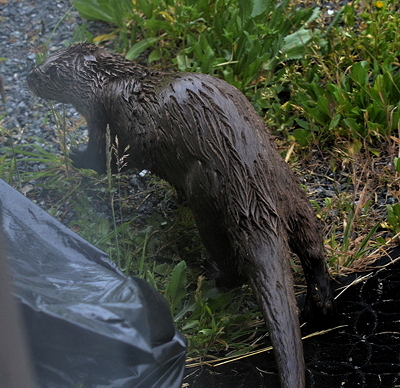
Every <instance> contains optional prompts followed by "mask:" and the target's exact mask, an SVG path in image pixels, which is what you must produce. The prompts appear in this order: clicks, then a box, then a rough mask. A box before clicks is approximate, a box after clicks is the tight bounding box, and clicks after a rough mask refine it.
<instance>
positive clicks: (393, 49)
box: [291, 1, 400, 146]
mask: <svg viewBox="0 0 400 388" xmlns="http://www.w3.org/2000/svg"><path fill="white" fill-rule="evenodd" d="M385 3H386V5H385V9H378V8H372V9H366V10H364V12H362V13H360V12H359V11H358V13H357V11H356V9H355V6H356V5H359V4H356V2H355V3H353V5H346V6H345V7H344V10H343V12H342V17H343V22H344V25H343V26H342V27H334V28H331V29H330V30H329V31H328V32H327V34H326V42H327V44H319V45H317V46H315V47H314V48H313V52H312V53H311V52H310V54H309V55H308V56H307V57H305V58H304V59H303V61H302V65H303V66H302V70H301V71H300V72H299V73H297V74H295V75H294V76H293V77H292V81H293V92H294V93H293V98H292V100H291V103H292V106H293V108H294V109H295V111H296V112H297V117H296V120H295V122H296V124H297V125H296V126H297V128H296V129H295V130H294V131H293V132H292V135H293V136H294V138H295V139H296V140H297V141H298V142H299V144H300V145H302V146H305V145H307V144H309V143H311V142H312V141H314V140H315V139H318V140H319V142H320V143H321V142H327V143H329V142H331V141H336V140H337V139H338V138H339V139H341V140H342V141H343V140H347V141H349V140H351V141H352V140H354V139H359V140H361V141H363V142H366V144H370V145H371V144H376V143H377V142H382V141H387V140H388V138H389V137H390V136H391V135H392V134H394V133H396V134H397V131H398V126H399V122H400V103H399V101H400V86H399V85H400V72H398V71H397V69H398V59H397V58H398V57H399V55H400V45H399V40H398V39H399V38H398V37H399V36H400V20H399V18H398V16H396V12H398V11H396V9H395V6H396V5H395V2H394V1H387V2H385ZM358 14H360V16H358Z"/></svg>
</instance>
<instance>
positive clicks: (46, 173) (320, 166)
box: [0, 0, 400, 358]
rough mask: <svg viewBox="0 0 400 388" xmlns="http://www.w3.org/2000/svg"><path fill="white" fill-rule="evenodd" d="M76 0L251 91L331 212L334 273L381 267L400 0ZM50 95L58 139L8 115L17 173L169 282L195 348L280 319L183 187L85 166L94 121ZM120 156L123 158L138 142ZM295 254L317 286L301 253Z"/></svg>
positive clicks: (397, 127) (120, 42)
mask: <svg viewBox="0 0 400 388" xmlns="http://www.w3.org/2000/svg"><path fill="white" fill-rule="evenodd" d="M74 6H75V7H76V9H77V10H79V12H80V13H81V15H82V16H83V17H85V18H87V19H98V20H102V21H104V22H107V23H108V24H107V25H105V26H104V29H105V31H106V33H105V34H102V35H97V36H90V35H88V33H87V28H86V27H85V26H84V27H81V28H79V29H77V31H76V34H75V37H77V38H78V37H80V38H82V37H85V38H89V39H93V40H94V41H95V42H97V43H99V44H102V45H105V46H107V47H110V48H112V49H115V50H116V51H119V52H121V53H124V54H126V55H127V56H128V57H129V58H131V59H135V60H138V61H140V62H142V63H144V64H149V65H151V66H157V67H160V68H168V69H175V70H181V71H200V72H203V73H209V74H213V75H215V76H218V77H221V78H224V79H225V80H226V81H228V82H230V83H232V84H233V85H235V86H236V87H238V88H239V89H240V90H241V91H242V92H244V93H245V94H246V96H247V97H248V98H249V99H250V100H251V101H252V103H253V104H254V106H255V107H256V109H257V110H258V112H259V113H260V115H262V116H263V117H264V119H265V121H266V123H267V125H268V126H269V127H270V128H271V130H272V131H273V132H274V133H275V135H276V137H277V142H278V145H279V147H280V149H281V152H282V155H283V156H284V157H285V158H286V160H287V161H288V163H289V164H290V165H291V167H292V168H293V169H294V170H295V172H297V173H298V175H299V177H300V178H301V180H302V183H303V184H304V188H305V190H307V191H308V193H309V197H310V200H311V201H312V202H313V204H314V206H315V210H316V212H317V215H318V217H320V218H321V220H322V221H323V222H324V225H325V236H326V246H327V250H328V255H329V265H330V268H331V272H332V274H333V275H335V274H338V273H344V272H346V271H353V270H359V269H365V268H366V266H367V265H368V264H369V263H370V262H372V261H373V260H374V258H375V257H377V256H378V255H379V253H380V252H381V251H380V250H381V249H386V248H387V246H388V245H389V244H390V243H391V242H394V241H397V240H396V239H397V234H398V233H399V232H400V206H399V204H397V200H398V196H399V190H400V188H399V173H400V162H399V160H400V159H399V158H400V154H399V148H400V141H399V131H400V113H399V108H400V106H399V104H400V89H399V88H400V86H399V85H400V82H399V81H400V71H399V67H400V48H399V41H398V39H399V38H398V37H399V36H400V20H399V17H398V14H397V12H398V10H397V8H396V7H398V5H397V3H396V1H394V0H392V1H376V2H368V1H354V2H353V3H351V4H350V3H349V4H347V5H345V6H343V7H342V8H338V11H339V12H338V14H337V17H336V18H333V19H329V18H326V15H325V13H324V10H323V9H319V8H317V7H310V6H309V5H308V4H307V3H302V2H299V1H296V0H294V1H280V2H278V1H268V2H266V1H257V0H253V1H251V0H250V1H244V0H228V1H218V0H215V1H210V0H209V1H205V0H202V1H194V0H182V1H179V2H177V1H168V0H158V1H157V0H147V1H146V0H135V1H132V0H129V1H128V0H123V1H104V0H76V1H75V2H74ZM338 7H339V6H338ZM49 108H50V110H51V111H52V112H53V113H52V114H50V115H49V118H48V123H50V124H51V125H53V126H54V127H55V128H56V132H57V134H58V136H57V138H58V142H57V143H56V144H54V145H52V148H53V149H54V152H49V151H46V150H44V149H43V148H42V147H40V145H38V142H40V141H41V140H40V139H31V140H32V141H29V139H25V140H28V141H25V142H20V141H18V140H17V141H16V140H15V139H20V136H17V135H16V134H15V133H10V131H6V130H5V129H4V128H3V129H1V131H0V136H1V137H2V139H1V140H3V142H4V144H6V145H7V147H6V148H5V149H3V150H2V152H1V154H0V158H1V159H0V173H1V177H2V178H3V179H5V180H6V181H7V182H9V183H11V184H13V185H14V186H15V187H16V188H18V189H19V190H21V191H22V192H24V193H25V194H26V195H27V196H29V197H30V198H33V199H34V200H35V201H36V202H37V203H39V204H40V205H41V206H43V207H45V208H46V209H47V210H48V211H49V212H50V213H51V214H52V215H54V216H55V217H57V218H58V219H60V220H61V221H62V222H64V223H65V224H67V225H68V226H69V227H71V228H72V229H73V230H75V231H76V232H78V233H79V234H81V235H82V236H83V237H84V238H85V239H87V240H88V241H90V242H92V243H94V244H95V245H96V246H98V247H100V248H101V249H103V250H105V251H106V252H107V253H108V254H109V255H110V257H111V259H112V260H114V261H115V262H116V263H117V264H118V266H119V267H120V268H122V269H123V270H124V272H125V273H126V274H128V275H138V276H140V277H142V278H145V279H146V280H147V281H149V282H150V283H151V284H152V285H153V286H154V287H156V288H157V289H158V290H159V291H160V292H162V293H163V294H164V296H165V297H166V298H167V300H168V302H169V303H170V306H171V311H172V313H173V316H174V318H175V322H176V323H177V325H178V326H179V328H180V329H181V330H182V332H183V333H184V334H186V335H187V336H188V338H189V349H190V354H191V355H192V356H194V357H200V358H201V357H204V356H205V355H215V354H217V353H218V352H221V351H223V353H224V354H225V353H230V354H241V353H244V352H246V351H247V350H249V349H256V348H257V347H259V346H261V344H262V336H263V334H264V332H263V330H264V328H263V324H262V322H261V319H260V316H259V314H258V312H257V308H256V304H255V302H254V301H253V300H252V298H251V296H250V295H251V293H250V292H247V288H246V287H244V288H243V289H242V292H238V293H226V292H223V291H220V290H218V289H216V288H215V286H214V283H213V281H212V280H210V279H207V278H205V277H204V275H203V274H204V268H203V267H202V262H203V257H206V253H205V250H204V248H203V247H202V244H201V242H200V239H199V236H198V234H197V231H196V227H195V224H194V222H193V219H192V216H191V214H190V212H189V211H188V210H187V209H185V208H184V207H181V206H178V205H176V200H175V193H174V192H173V190H172V189H171V188H170V187H169V186H168V185H167V184H166V183H165V182H162V181H160V180H158V179H156V178H155V177H152V176H149V175H144V176H142V175H143V174H142V175H141V174H140V173H139V172H137V173H136V174H135V175H134V176H133V178H132V175H124V174H122V173H118V174H116V175H112V174H111V172H109V173H108V174H107V175H106V176H98V175H97V174H96V173H94V172H92V171H90V170H80V171H78V170H75V169H74V168H73V167H71V165H70V161H69V159H68V157H66V155H67V154H68V149H69V148H70V147H71V146H73V145H74V142H75V140H74V139H72V140H71V138H72V136H71V133H72V132H75V131H76V129H77V128H76V127H79V125H80V124H79V123H78V124H77V125H71V123H70V122H69V121H68V120H67V119H66V117H65V113H64V111H63V108H62V107H61V108H59V107H57V108H55V109H53V108H52V107H49ZM4 119H6V117H4ZM46 124H47V123H46ZM11 132H12V131H11ZM12 139H14V140H12ZM35 144H36V145H35ZM39 144H40V143H39ZM118 159H119V160H121V165H122V164H123V155H118ZM22 164H23V165H27V164H28V165H31V166H33V167H32V168H31V169H26V170H23V169H21V168H20V165H22ZM293 268H294V271H295V275H296V280H297V286H298V289H299V290H302V275H301V269H300V267H299V266H298V265H297V264H296V259H295V258H294V260H293ZM254 328H258V331H256V332H255V331H254Z"/></svg>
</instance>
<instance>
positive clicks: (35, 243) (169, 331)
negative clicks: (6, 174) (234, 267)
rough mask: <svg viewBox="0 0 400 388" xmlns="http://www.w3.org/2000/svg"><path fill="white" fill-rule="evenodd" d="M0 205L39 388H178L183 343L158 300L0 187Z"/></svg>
mask: <svg viewBox="0 0 400 388" xmlns="http://www.w3.org/2000/svg"><path fill="white" fill-rule="evenodd" d="M0 200H1V201H0V202H1V207H2V213H3V220H2V225H3V230H4V235H5V236H4V237H5V242H6V251H7V257H8V259H9V262H10V266H11V270H12V274H13V279H12V280H13V284H14V286H15V296H16V298H17V300H19V301H20V302H21V305H22V310H23V317H24V322H25V325H26V331H27V335H28V342H29V345H30V349H31V357H32V360H33V364H34V367H35V371H36V375H37V380H38V382H39V386H40V387H49V388H56V387H68V388H71V387H80V388H83V387H88V388H89V387H99V388H100V387H102V388H106V387H110V388H111V387H113V388H118V387H135V388H136V387H144V388H147V387H154V388H156V387H165V388H174V387H180V386H181V381H182V376H183V372H184V362H185V355H186V342H185V339H184V337H183V336H182V335H181V334H180V333H178V332H177V331H176V329H175V328H174V326H173V323H172V319H171V314H170V311H169V308H168V306H167V303H166V301H165V300H164V299H163V297H162V296H161V295H160V294H159V293H158V292H157V291H155V290H154V289H152V288H151V287H150V286H149V285H148V284H147V283H146V282H144V281H143V280H141V279H137V278H127V277H125V276H124V275H123V274H122V273H121V272H120V271H119V270H118V269H117V268H116V267H115V265H114V264H113V263H111V262H110V261H109V260H108V257H107V255H106V254H105V253H103V252H102V251H100V250H98V249H97V248H95V247H94V246H92V245H91V244H89V243H88V242H87V241H85V240H83V239H82V238H80V237H79V236H78V235H76V234H75V233H73V232H72V231H71V230H69V229H68V228H66V227H65V226H63V225H62V224H61V223H59V222H58V221H56V220H55V219H54V218H52V217H51V216H50V215H49V214H47V213H46V212H45V211H43V210H42V209H40V208H39V207H38V206H36V205H35V204H33V203H32V202H31V201H29V200H28V199H26V198H25V197H24V196H23V195H21V194H20V193H19V192H17V191H16V190H14V189H13V188H11V187H10V186H9V185H7V184H6V183H4V182H3V181H1V180H0ZM0 313H1V312H0ZM0 335H1V333H0Z"/></svg>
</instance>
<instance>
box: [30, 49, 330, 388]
mask: <svg viewBox="0 0 400 388" xmlns="http://www.w3.org/2000/svg"><path fill="white" fill-rule="evenodd" d="M28 84H29V87H30V89H31V90H32V91H33V92H34V93H35V94H37V95H38V96H40V97H42V98H44V99H48V100H56V101H59V102H65V103H72V104H73V105H74V107H75V108H76V109H77V110H78V112H79V113H81V114H82V115H83V116H84V117H85V118H86V120H87V124H88V128H89V142H88V145H87V148H86V150H84V151H81V152H75V153H74V154H73V155H72V158H73V160H74V163H75V165H76V166H77V167H84V168H92V169H95V170H97V171H100V172H103V171H105V168H106V140H105V136H106V127H107V125H109V128H110V133H111V138H112V139H114V138H115V136H117V137H118V148H119V152H120V155H122V154H123V153H124V150H125V149H126V147H127V146H129V151H128V153H129V155H128V157H127V158H126V159H125V162H126V163H127V166H128V167H136V168H139V169H147V170H150V171H152V172H153V173H155V174H157V175H158V176H160V177H161V178H163V179H165V180H167V181H168V182H170V183H171V184H172V185H173V186H174V187H175V188H176V189H177V191H178V193H179V194H181V195H183V196H184V197H185V200H186V203H187V205H188V206H189V208H190V209H191V210H192V211H193V214H194V217H195V220H196V223H197V227H198V229H199V232H200V235H201V237H202V240H203V242H204V245H205V247H206V249H207V250H208V251H209V253H210V255H211V258H212V259H213V260H215V261H216V262H217V263H218V266H219V268H220V269H221V271H222V273H223V274H224V276H225V279H230V280H234V281H235V282H236V283H239V282H241V281H244V280H249V281H250V283H251V286H252V288H253V290H254V294H255V296H256V298H257V301H258V304H259V306H260V308H261V310H262V313H263V315H264V318H265V321H266V323H267V326H268V328H269V332H270V335H271V340H272V343H273V345H274V349H275V357H276V360H277V364H278V369H279V374H280V380H281V386H282V387H285V388H302V387H304V385H305V378H304V375H305V367H304V360H303V353H302V342H301V336H300V328H299V320H298V316H297V308H296V300H295V296H294V291H293V280H292V275H291V267H290V263H289V258H288V249H289V247H290V248H291V250H292V251H293V252H294V253H296V254H297V255H298V256H299V258H300V260H301V263H302V266H303V269H304V274H305V277H306V280H307V292H308V295H307V301H306V307H305V313H306V314H305V315H306V316H307V317H308V319H310V320H313V321H314V322H317V323H318V322H322V321H323V320H324V319H326V320H329V319H330V318H329V317H330V316H331V314H332V313H333V299H332V295H331V291H330V286H329V279H328V272H327V265H326V260H325V251H324V246H323V237H322V233H321V229H320V225H319V223H318V221H317V219H316V217H315V215H314V214H313V211H312V208H311V206H310V203H309V201H308V200H307V198H306V196H305V194H304V193H303V191H302V190H301V189H300V187H299V182H298V181H297V179H296V178H295V177H294V175H293V174H292V172H291V171H290V169H289V168H288V166H287V164H286V163H285V162H284V160H283V159H282V158H281V156H280V155H279V153H278V152H277V150H276V149H275V148H274V146H273V141H272V139H271V136H270V134H269V133H268V131H267V129H266V127H265V124H264V122H263V121H262V119H261V118H260V117H259V116H258V115H257V113H256V112H255V110H254V108H253V107H252V106H251V104H250V103H249V102H248V100H247V99H246V98H245V96H244V95H243V94H242V93H240V92H239V91H238V90H237V89H235V88H234V87H233V86H231V85H229V84H227V83H226V82H224V81H222V80H220V79H218V78H214V77H211V76H208V75H205V74H196V73H174V72H160V71H156V70H152V69H149V68H145V67H142V66H140V65H138V64H136V63H134V62H132V61H129V60H127V59H125V58H124V57H123V56H121V55H117V54H113V53H109V52H107V51H105V50H103V49H101V48H99V47H97V46H95V45H92V44H88V43H81V44H77V45H74V46H71V47H69V48H67V49H64V50H60V51H59V52H56V53H55V54H53V55H51V56H50V57H49V58H48V59H47V60H46V61H44V62H43V63H42V64H41V65H40V66H38V67H36V68H35V69H34V70H33V71H32V73H31V74H30V75H29V76H28Z"/></svg>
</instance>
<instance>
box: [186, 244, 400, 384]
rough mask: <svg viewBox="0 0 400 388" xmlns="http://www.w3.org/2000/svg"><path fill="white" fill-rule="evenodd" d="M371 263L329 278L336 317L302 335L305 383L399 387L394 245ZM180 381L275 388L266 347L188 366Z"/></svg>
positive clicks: (397, 253)
mask: <svg viewBox="0 0 400 388" xmlns="http://www.w3.org/2000/svg"><path fill="white" fill-rule="evenodd" d="M374 267H375V268H376V269H374V270H373V271H371V272H368V273H356V274H352V275H350V276H346V277H343V278H340V279H338V280H335V281H333V283H332V284H333V286H334V288H335V289H336V290H335V295H336V297H337V299H336V302H337V309H338V315H339V322H338V324H337V326H336V328H334V329H333V330H332V331H331V332H328V333H325V334H323V335H316V336H314V337H311V338H307V339H304V340H303V346H304V358H305V363H306V387H307V388H343V387H344V388H396V387H400V247H399V246H397V247H395V248H393V249H392V250H391V251H390V253H389V254H388V255H382V257H381V258H379V259H378V260H377V261H376V262H375V264H374ZM305 334H306V333H305ZM184 382H187V383H189V387H190V388H204V387H207V388H228V387H229V388H233V387H234V388H249V387H251V388H279V381H278V378H277V368H276V364H275V359H274V356H273V353H272V352H268V353H261V354H259V355H257V356H253V357H249V358H245V359H242V360H240V361H236V362H232V363H230V364H225V365H222V366H220V367H216V368H211V367H203V368H201V369H200V368H198V369H196V368H193V369H190V370H188V371H187V373H186V377H185V378H184Z"/></svg>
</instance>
